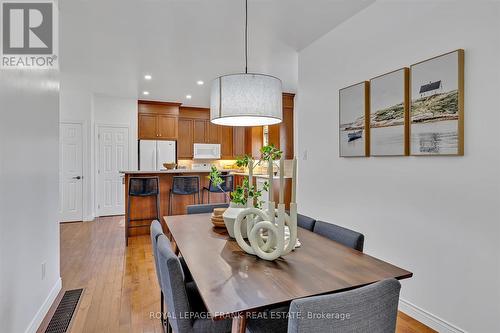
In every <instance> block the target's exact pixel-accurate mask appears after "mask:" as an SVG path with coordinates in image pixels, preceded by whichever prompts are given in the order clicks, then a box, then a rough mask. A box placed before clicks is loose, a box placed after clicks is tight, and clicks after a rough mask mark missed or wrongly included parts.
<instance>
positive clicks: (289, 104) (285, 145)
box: [247, 93, 295, 159]
mask: <svg viewBox="0 0 500 333" xmlns="http://www.w3.org/2000/svg"><path fill="white" fill-rule="evenodd" d="M294 96H295V95H294V94H288V93H284V94H283V121H282V122H281V123H279V124H276V125H270V126H268V128H267V140H268V144H274V145H275V146H276V147H279V148H280V149H281V151H283V156H285V159H293V155H294V151H293V149H294V147H293V99H294ZM249 135H250V138H249V140H251V141H252V147H249V148H248V149H249V150H248V151H247V153H249V152H253V151H254V150H255V148H254V147H253V145H254V144H259V141H260V139H259V138H258V136H259V135H260V133H258V131H255V130H254V131H252V133H250V134H249ZM254 142H255V143H254Z"/></svg>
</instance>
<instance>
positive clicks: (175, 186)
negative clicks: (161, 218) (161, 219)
mask: <svg viewBox="0 0 500 333" xmlns="http://www.w3.org/2000/svg"><path fill="white" fill-rule="evenodd" d="M174 194H175V195H191V194H192V195H193V203H195V204H196V195H198V203H200V177H199V176H173V177H172V188H171V189H170V195H169V203H168V215H172V201H173V198H174Z"/></svg>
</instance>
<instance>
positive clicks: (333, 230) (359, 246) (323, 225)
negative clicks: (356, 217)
mask: <svg viewBox="0 0 500 333" xmlns="http://www.w3.org/2000/svg"><path fill="white" fill-rule="evenodd" d="M313 231H314V232H315V233H317V234H318V235H321V236H324V237H327V238H329V239H331V240H333V241H336V242H339V243H341V244H343V245H345V246H348V247H350V248H353V249H355V250H358V251H361V252H363V244H364V242H365V236H364V235H363V234H361V233H359V232H356V231H353V230H351V229H347V228H343V227H341V226H338V225H336V224H333V223H328V222H323V221H316V223H315V224H314V229H313Z"/></svg>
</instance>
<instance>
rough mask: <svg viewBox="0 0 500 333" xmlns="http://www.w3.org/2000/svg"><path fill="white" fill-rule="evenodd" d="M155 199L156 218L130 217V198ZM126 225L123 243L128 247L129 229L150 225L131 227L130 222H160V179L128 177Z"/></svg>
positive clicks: (143, 225)
mask: <svg viewBox="0 0 500 333" xmlns="http://www.w3.org/2000/svg"><path fill="white" fill-rule="evenodd" d="M152 196H154V197H155V199H156V216H152V217H145V218H140V219H132V218H131V217H130V211H131V209H130V207H131V206H132V204H131V198H132V197H143V198H144V197H152ZM127 216H128V218H127V225H126V227H125V243H126V244H127V245H128V234H129V228H140V227H149V226H150V224H149V223H148V224H140V225H134V226H131V225H130V222H133V221H143V220H149V221H153V220H160V178H159V177H158V176H156V177H130V179H129V183H128V207H127Z"/></svg>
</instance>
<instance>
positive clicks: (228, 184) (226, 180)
mask: <svg viewBox="0 0 500 333" xmlns="http://www.w3.org/2000/svg"><path fill="white" fill-rule="evenodd" d="M220 178H221V179H222V183H221V184H220V187H221V188H222V190H224V192H226V193H229V192H233V191H234V176H233V175H221V176H220ZM208 190H209V191H210V192H222V191H221V189H220V188H219V187H217V186H215V185H214V184H213V183H212V179H210V181H209V183H208Z"/></svg>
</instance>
